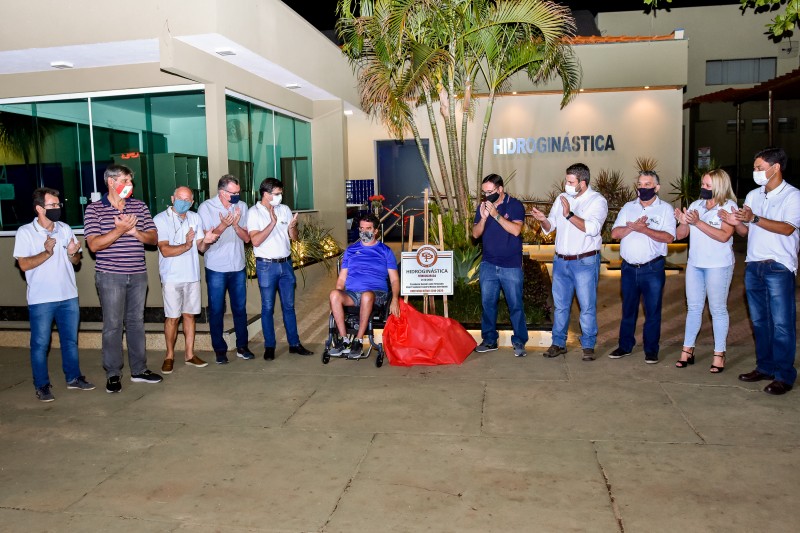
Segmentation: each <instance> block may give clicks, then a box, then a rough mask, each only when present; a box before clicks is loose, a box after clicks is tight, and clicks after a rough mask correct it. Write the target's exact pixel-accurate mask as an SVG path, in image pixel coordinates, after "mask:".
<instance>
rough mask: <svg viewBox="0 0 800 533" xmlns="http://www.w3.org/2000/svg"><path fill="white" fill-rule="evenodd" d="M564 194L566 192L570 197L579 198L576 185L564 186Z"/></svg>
mask: <svg viewBox="0 0 800 533" xmlns="http://www.w3.org/2000/svg"><path fill="white" fill-rule="evenodd" d="M564 192H566V193H567V194H568V195H570V196H577V195H578V189H577V187H575V186H574V185H570V184H567V185H565V186H564Z"/></svg>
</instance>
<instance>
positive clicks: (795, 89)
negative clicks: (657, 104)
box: [683, 68, 800, 108]
mask: <svg viewBox="0 0 800 533" xmlns="http://www.w3.org/2000/svg"><path fill="white" fill-rule="evenodd" d="M770 91H772V98H773V99H774V100H794V99H797V98H799V97H800V68H798V69H795V70H793V71H791V72H789V73H788V74H784V75H783V76H778V77H777V78H773V79H771V80H769V81H765V82H763V83H759V84H758V85H756V86H755V87H751V88H749V89H723V90H721V91H717V92H714V93H709V94H704V95H702V96H696V97H694V98H691V99H689V100H687V101H686V103H685V104H683V107H684V108H686V107H689V106H691V105H695V104H710V103H715V102H730V103H733V104H741V103H743V102H756V101H759V100H768V99H769V94H770Z"/></svg>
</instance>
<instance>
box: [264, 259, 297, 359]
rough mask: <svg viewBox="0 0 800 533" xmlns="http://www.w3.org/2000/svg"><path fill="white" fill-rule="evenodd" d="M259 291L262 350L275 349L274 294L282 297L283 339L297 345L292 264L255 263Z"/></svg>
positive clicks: (294, 280)
mask: <svg viewBox="0 0 800 533" xmlns="http://www.w3.org/2000/svg"><path fill="white" fill-rule="evenodd" d="M256 274H258V288H259V289H260V290H261V330H262V332H263V333H264V347H265V348H274V347H275V344H276V341H275V320H274V319H273V314H274V312H275V293H276V292H277V293H278V294H280V297H281V311H282V312H283V327H284V328H286V339H287V340H288V341H289V346H297V345H298V344H300V336H299V335H298V334H297V317H296V316H295V314H294V287H295V285H297V280H296V279H295V277H294V268H293V267H292V262H291V261H286V262H284V263H267V262H266V261H256Z"/></svg>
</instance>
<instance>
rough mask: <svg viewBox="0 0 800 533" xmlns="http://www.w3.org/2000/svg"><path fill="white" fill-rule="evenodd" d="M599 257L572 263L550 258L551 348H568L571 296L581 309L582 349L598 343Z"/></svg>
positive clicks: (585, 258) (555, 257) (558, 258)
mask: <svg viewBox="0 0 800 533" xmlns="http://www.w3.org/2000/svg"><path fill="white" fill-rule="evenodd" d="M599 278H600V254H597V255H593V256H592V257H584V258H583V259H575V260H574V261H566V260H564V259H561V258H560V257H558V256H553V305H554V306H555V313H554V317H553V344H554V345H555V346H561V347H565V346H566V345H567V329H568V328H569V314H570V310H571V308H572V298H573V296H577V297H578V305H579V306H580V311H581V315H580V323H581V338H580V340H581V347H583V348H594V345H595V343H596V342H597V281H598V279H599Z"/></svg>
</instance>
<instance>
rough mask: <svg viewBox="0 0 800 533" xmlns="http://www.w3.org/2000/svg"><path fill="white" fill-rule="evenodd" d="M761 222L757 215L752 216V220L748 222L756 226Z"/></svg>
mask: <svg viewBox="0 0 800 533" xmlns="http://www.w3.org/2000/svg"><path fill="white" fill-rule="evenodd" d="M759 220H761V217H759V216H758V215H753V220H751V221H750V223H751V224H758V221H759Z"/></svg>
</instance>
